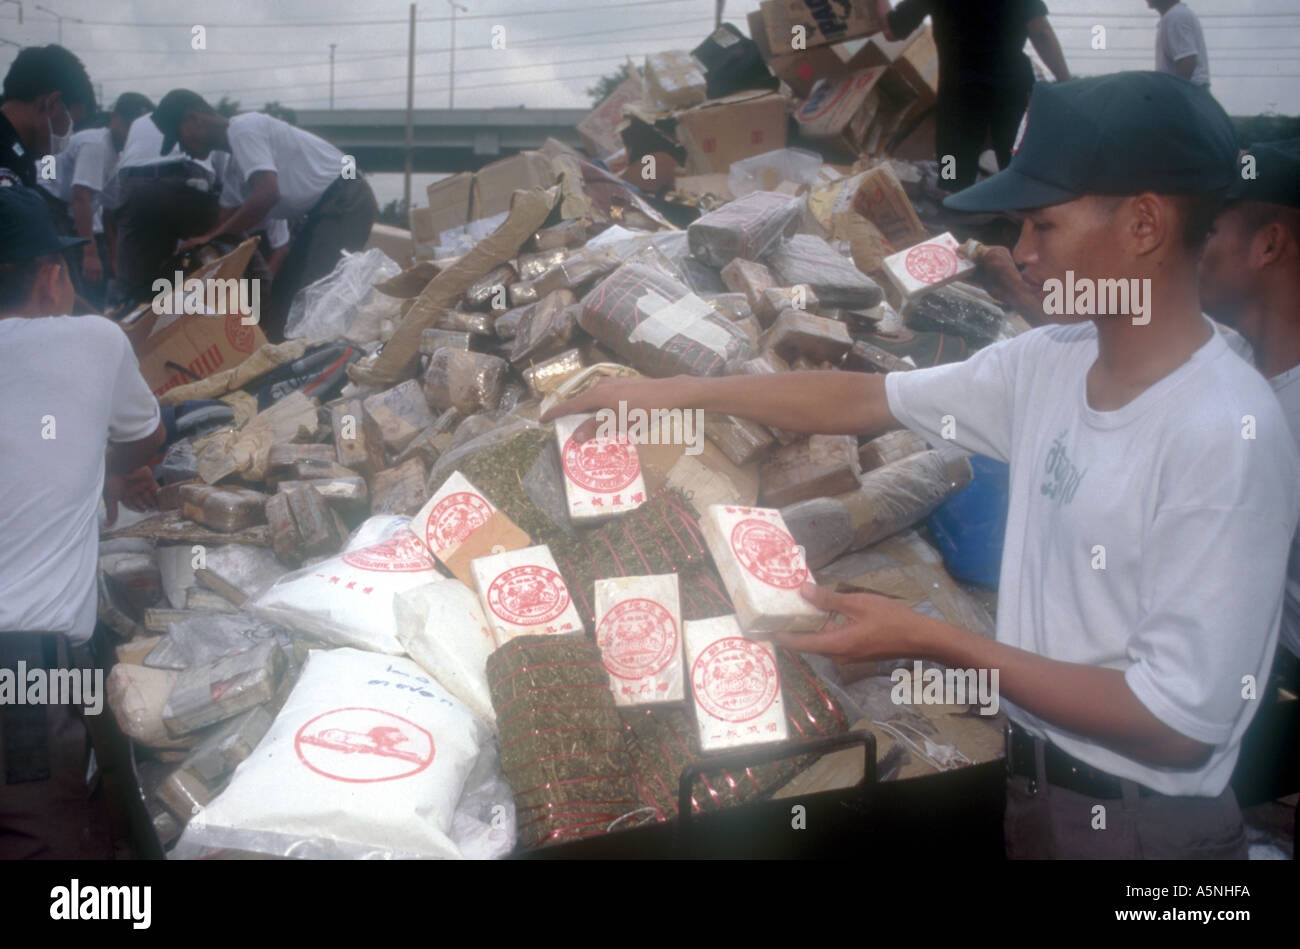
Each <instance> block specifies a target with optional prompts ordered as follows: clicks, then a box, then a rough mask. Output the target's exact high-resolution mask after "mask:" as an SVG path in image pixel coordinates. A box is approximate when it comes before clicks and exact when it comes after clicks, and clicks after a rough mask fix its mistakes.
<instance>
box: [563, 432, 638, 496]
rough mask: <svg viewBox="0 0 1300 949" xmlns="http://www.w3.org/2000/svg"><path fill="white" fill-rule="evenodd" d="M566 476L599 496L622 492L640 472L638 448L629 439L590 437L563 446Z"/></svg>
mask: <svg viewBox="0 0 1300 949" xmlns="http://www.w3.org/2000/svg"><path fill="white" fill-rule="evenodd" d="M564 473H565V474H566V475H568V476H569V480H570V481H572V482H573V483H574V484H576V485H578V486H580V487H583V488H586V489H587V490H588V491H593V492H595V493H597V494H612V493H613V492H615V491H622V490H623V489H624V488H626V487H627V486H628V485H629V484H631V483H632V482H633V481H635V480H636V476H637V475H639V474H640V473H641V462H640V460H639V459H638V458H637V454H636V445H634V444H632V442H630V441H628V440H627V439H626V438H589V439H587V441H585V442H582V443H581V444H579V443H578V442H575V441H574V440H573V437H572V436H570V437H569V440H568V441H566V442H565V443H564Z"/></svg>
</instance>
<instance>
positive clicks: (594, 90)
mask: <svg viewBox="0 0 1300 949" xmlns="http://www.w3.org/2000/svg"><path fill="white" fill-rule="evenodd" d="M629 75H630V73H629V71H628V64H627V63H626V62H625V63H623V65H622V66H619V67H618V69H617V70H615V71H614V72H612V73H609V74H608V75H604V76H601V77H600V78H599V79H597V80H596V84H595V85H594V86H590V87H589V88H588V89H587V95H589V96H591V106H592V108H595V107H596V106H598V105H600V103H601V101H602V100H603V99H604V98H605V96H607V95H609V94H610V93H611V92H613V91H614V90H615V89H617V88H618V87H619V85H620V84H621V83H622V82H623V80H624V79H626V78H627V77H628V76H629Z"/></svg>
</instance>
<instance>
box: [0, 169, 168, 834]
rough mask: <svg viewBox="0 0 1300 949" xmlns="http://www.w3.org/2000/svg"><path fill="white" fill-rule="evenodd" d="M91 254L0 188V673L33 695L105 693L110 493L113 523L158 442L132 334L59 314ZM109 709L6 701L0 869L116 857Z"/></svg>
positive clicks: (1, 734)
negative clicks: (95, 743)
mask: <svg viewBox="0 0 1300 949" xmlns="http://www.w3.org/2000/svg"><path fill="white" fill-rule="evenodd" d="M82 242H83V241H82V239H81V238H70V237H60V236H59V235H58V233H57V232H56V231H55V228H54V222H53V220H52V219H51V218H50V213H49V209H48V208H47V207H46V204H45V202H44V201H43V200H42V199H41V197H40V196H39V195H38V194H36V193H35V192H34V191H31V190H29V189H27V188H25V187H23V186H21V185H11V186H9V187H0V405H3V406H4V407H5V414H6V419H7V424H5V425H3V426H0V670H4V671H5V676H4V678H5V680H7V681H8V682H9V683H10V685H11V686H13V687H16V688H22V689H24V690H25V689H27V687H28V680H29V676H30V675H31V673H32V671H34V670H37V669H43V670H47V672H48V671H53V670H76V671H75V673H74V674H75V675H76V677H77V678H78V679H79V680H81V681H82V682H84V681H85V679H84V677H83V676H82V672H83V671H85V672H90V673H92V679H91V681H92V682H93V681H95V677H94V676H93V673H94V672H95V671H96V669H97V667H98V666H99V663H97V662H96V660H95V656H94V654H93V652H94V647H93V646H92V640H91V635H92V633H93V632H94V629H95V616H96V566H97V562H98V541H99V498H100V494H101V492H102V493H103V494H104V496H105V497H106V498H107V499H108V500H109V501H110V516H115V514H116V501H117V499H118V498H120V497H121V496H122V491H123V486H124V482H125V480H126V479H127V478H128V477H129V476H131V475H135V474H138V472H139V469H141V467H142V466H143V465H145V464H146V463H147V462H148V461H149V459H150V458H152V457H153V456H154V455H155V454H156V453H157V450H158V448H159V447H160V446H161V445H162V443H163V438H164V432H163V426H162V423H161V421H160V419H159V410H158V402H157V400H156V399H155V398H154V396H153V393H151V392H150V391H149V386H148V385H147V384H146V383H145V381H144V379H143V378H142V377H141V375H140V369H139V366H138V364H137V362H136V358H135V354H134V353H133V352H132V351H131V345H130V343H129V342H128V341H127V338H126V335H125V334H124V333H123V332H122V330H121V329H120V328H119V327H118V326H117V325H116V324H114V323H112V322H110V321H109V320H106V319H104V318H103V317H101V316H65V315H63V314H66V313H67V312H68V310H69V308H70V307H71V305H72V302H73V294H72V284H71V283H70V281H69V280H68V273H67V263H66V261H65V260H64V257H63V251H64V250H65V249H66V248H68V247H72V246H76V245H78V244H81V243H82ZM106 446H107V447H108V451H107V453H106V452H105V447H106ZM128 473H130V474H128ZM144 474H145V476H146V477H148V479H149V480H150V481H152V475H149V473H148V469H147V468H145V469H144ZM20 663H22V664H23V665H19V664H20ZM24 668H25V669H26V670H27V673H26V674H25V675H23V676H21V677H20V676H19V675H18V674H17V673H18V670H21V669H24ZM47 679H48V677H47ZM49 681H53V680H49ZM98 682H99V683H100V684H101V685H102V682H103V676H102V670H99V675H98ZM0 695H4V690H3V689H0ZM74 695H75V693H74ZM104 699H105V696H104V693H103V690H102V688H100V689H97V690H93V694H87V692H86V691H85V690H82V692H81V698H80V700H79V701H80V702H81V704H74V702H75V701H77V700H76V699H75V698H74V699H68V698H67V696H62V698H61V699H59V700H57V701H56V700H55V696H53V695H52V694H47V696H46V697H45V698H44V699H42V700H41V703H42V704H25V703H23V702H20V701H15V698H14V696H13V694H12V689H11V691H10V694H9V695H7V696H5V697H4V699H3V700H0V725H2V726H3V727H0V763H2V764H3V767H0V802H3V803H2V804H0V859H16V858H25V857H45V858H55V859H70V858H84V857H93V858H100V859H103V858H106V857H109V856H111V855H112V847H111V841H110V839H109V832H108V827H107V822H106V821H105V820H104V815H103V812H102V804H103V801H102V799H101V797H100V796H99V792H97V793H96V794H94V795H92V794H91V793H90V789H88V788H87V764H88V746H87V741H86V734H87V725H88V723H89V727H90V729H91V732H92V733H94V732H95V731H96V729H95V727H94V726H95V723H97V722H98V716H99V715H100V714H103V712H104V711H105V707H104ZM46 703H48V704H46ZM83 706H84V707H83ZM83 715H84V718H83ZM99 758H100V760H101V761H102V760H105V749H104V748H102V747H101V748H100V755H99Z"/></svg>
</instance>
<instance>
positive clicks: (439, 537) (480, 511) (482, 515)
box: [425, 491, 492, 550]
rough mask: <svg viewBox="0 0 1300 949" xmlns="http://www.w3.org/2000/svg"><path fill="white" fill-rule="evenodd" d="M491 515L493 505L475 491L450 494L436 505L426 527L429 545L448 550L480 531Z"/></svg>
mask: <svg viewBox="0 0 1300 949" xmlns="http://www.w3.org/2000/svg"><path fill="white" fill-rule="evenodd" d="M491 516H492V505H490V504H488V502H487V501H486V499H484V498H482V497H480V496H479V495H477V494H474V493H473V492H472V491H457V492H455V493H454V494H449V495H447V496H446V497H445V498H443V499H442V500H441V501H439V502H438V503H437V504H435V505H434V506H433V510H432V511H431V512H429V520H428V524H427V527H426V528H425V536H426V537H427V538H428V540H429V547H430V548H431V549H433V550H446V549H447V548H448V547H452V546H455V545H456V544H459V543H460V542H461V541H462V540H464V539H465V538H466V537H468V536H469V535H470V534H472V533H474V531H476V530H478V529H479V528H480V527H482V526H483V524H484V523H485V522H486V521H487V519H488V518H489V517H491Z"/></svg>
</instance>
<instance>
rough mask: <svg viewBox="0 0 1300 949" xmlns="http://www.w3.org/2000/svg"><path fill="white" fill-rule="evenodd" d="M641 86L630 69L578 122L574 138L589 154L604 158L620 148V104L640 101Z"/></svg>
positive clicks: (637, 73)
mask: <svg viewBox="0 0 1300 949" xmlns="http://www.w3.org/2000/svg"><path fill="white" fill-rule="evenodd" d="M644 89H645V87H644V84H643V83H642V81H641V73H640V72H638V71H637V70H635V69H633V70H631V74H630V75H629V76H628V77H627V78H626V79H624V80H623V81H622V82H621V83H620V84H619V85H618V86H617V87H616V88H615V89H614V91H613V92H611V93H610V94H609V95H607V96H605V98H604V99H602V100H600V105H598V106H596V108H594V109H592V110H591V112H589V113H588V114H587V117H586V118H585V119H583V120H582V121H581V122H579V123H578V138H580V139H581V140H582V146H583V148H585V149H586V150H587V152H588V153H589V154H590V155H591V156H592V157H594V158H608V157H609V156H610V155H613V154H614V153H615V152H616V151H618V150H619V149H620V148H622V147H623V138H622V136H621V135H619V134H618V127H619V124H620V123H621V122H622V121H623V106H625V105H627V104H629V103H635V102H640V101H641V100H642V98H643V97H644V95H645V91H644Z"/></svg>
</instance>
